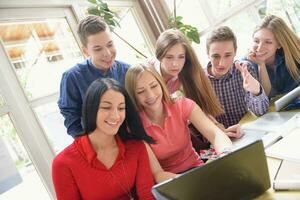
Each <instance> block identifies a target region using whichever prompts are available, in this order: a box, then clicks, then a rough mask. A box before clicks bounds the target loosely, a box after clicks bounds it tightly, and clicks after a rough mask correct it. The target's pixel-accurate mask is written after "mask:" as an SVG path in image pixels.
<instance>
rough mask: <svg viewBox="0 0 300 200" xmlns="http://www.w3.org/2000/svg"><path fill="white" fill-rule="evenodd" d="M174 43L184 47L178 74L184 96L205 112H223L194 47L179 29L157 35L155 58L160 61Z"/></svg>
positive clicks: (215, 114)
mask: <svg viewBox="0 0 300 200" xmlns="http://www.w3.org/2000/svg"><path fill="white" fill-rule="evenodd" d="M176 44H182V45H183V47H184V48H185V63H184V66H183V68H182V70H181V72H180V73H179V75H178V78H179V80H180V82H181V83H182V86H183V92H184V94H185V96H186V97H187V98H190V99H192V100H194V101H195V102H196V103H197V104H198V105H199V106H200V108H201V109H202V110H203V111H204V112H205V113H206V114H209V115H212V116H214V117H216V116H219V115H220V114H222V113H224V111H223V109H222V106H221V104H220V102H219V99H218V97H217V96H216V94H215V92H214V89H213V87H212V85H211V82H210V80H209V79H208V77H207V76H206V74H205V72H204V70H203V68H202V66H201V64H200V62H199V60H198V58H197V56H196V54H195V51H194V49H193V48H192V46H191V45H190V42H189V41H188V39H187V38H186V37H185V36H184V35H183V34H182V33H181V32H180V31H179V30H176V29H168V30H166V31H164V32H163V33H162V34H161V35H160V36H159V38H158V39H157V42H156V47H155V49H156V51H155V54H156V58H157V59H158V60H159V61H161V60H162V59H163V58H164V56H165V55H166V53H167V51H168V50H169V49H170V48H171V47H173V46H174V45H176Z"/></svg>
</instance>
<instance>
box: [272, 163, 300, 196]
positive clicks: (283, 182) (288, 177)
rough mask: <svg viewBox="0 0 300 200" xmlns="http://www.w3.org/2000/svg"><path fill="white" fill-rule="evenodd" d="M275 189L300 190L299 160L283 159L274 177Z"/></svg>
mask: <svg viewBox="0 0 300 200" xmlns="http://www.w3.org/2000/svg"><path fill="white" fill-rule="evenodd" d="M273 188H274V189H275V190H300V162H299V163H298V162H292V161H288V160H283V161H282V162H281V164H280V167H279V169H278V171H277V174H276V176H275V178H274V182H273Z"/></svg>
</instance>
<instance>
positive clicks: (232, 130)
mask: <svg viewBox="0 0 300 200" xmlns="http://www.w3.org/2000/svg"><path fill="white" fill-rule="evenodd" d="M224 132H225V134H226V135H227V136H228V137H231V138H240V137H242V136H243V135H244V133H243V131H242V128H241V126H240V125H239V124H235V125H232V126H229V127H228V128H226V129H225V131H224Z"/></svg>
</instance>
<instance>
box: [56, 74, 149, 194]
mask: <svg viewBox="0 0 300 200" xmlns="http://www.w3.org/2000/svg"><path fill="white" fill-rule="evenodd" d="M82 111H83V112H82V113H83V125H84V128H85V135H83V136H80V137H77V138H76V139H75V141H74V142H73V143H72V144H71V145H69V146H68V147H66V148H65V149H64V150H63V151H62V152H61V153H60V154H58V155H57V156H56V157H55V159H54V160H53V165H52V178H53V183H54V187H55V191H56V195H57V199H58V200H60V199H63V200H66V199H70V200H76V199H88V200H98V199H133V198H135V199H153V198H154V197H153V196H152V194H151V187H152V186H153V184H154V177H153V175H155V173H154V172H153V170H152V169H151V168H153V167H150V164H149V158H150V160H151V159H153V156H152V154H150V153H149V156H148V153H147V151H149V150H147V148H148V147H147V148H146V145H145V143H144V142H143V141H145V142H148V143H154V141H153V139H152V138H151V137H150V136H148V135H147V134H146V132H145V130H144V128H143V125H142V123H141V122H140V119H139V116H138V112H137V111H136V110H135V108H134V105H133V103H132V102H131V100H130V97H129V96H128V94H127V92H126V91H125V89H124V88H123V87H121V86H120V85H119V83H118V82H117V81H115V80H113V79H101V80H100V79H98V80H96V81H94V82H93V83H92V84H91V85H90V87H89V88H88V90H87V93H86V96H85V100H84V102H83V109H82ZM150 162H152V161H150ZM151 170H152V171H151Z"/></svg>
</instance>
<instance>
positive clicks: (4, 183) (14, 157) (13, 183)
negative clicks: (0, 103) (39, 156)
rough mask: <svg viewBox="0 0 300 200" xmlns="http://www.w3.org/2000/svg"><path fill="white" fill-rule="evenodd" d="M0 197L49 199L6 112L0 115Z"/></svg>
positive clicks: (8, 199)
mask: <svg viewBox="0 0 300 200" xmlns="http://www.w3.org/2000/svg"><path fill="white" fill-rule="evenodd" d="M0 163H1V165H0V171H1V172H5V173H0V199H6V200H14V199H20V197H21V196H22V198H23V199H36V197H38V198H40V199H45V200H46V199H50V197H49V195H48V193H47V190H46V189H45V187H44V185H43V184H42V181H41V179H40V177H39V175H38V174H37V171H36V169H35V167H34V165H33V164H32V161H31V159H30V158H29V156H28V154H27V152H26V150H25V148H24V146H23V144H22V142H21V140H20V138H19V137H18V133H17V131H16V129H15V127H14V126H13V123H12V121H11V119H10V117H9V115H8V114H6V115H3V116H1V117H0Z"/></svg>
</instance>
